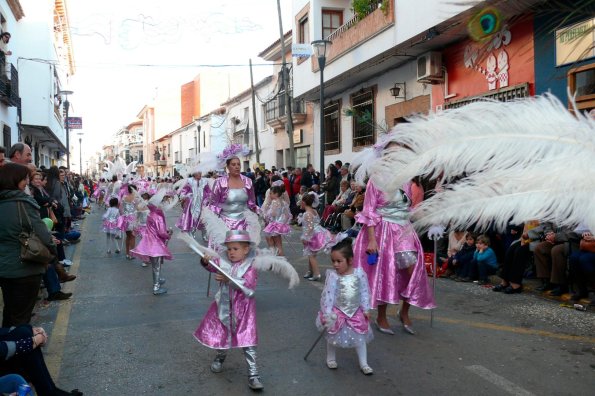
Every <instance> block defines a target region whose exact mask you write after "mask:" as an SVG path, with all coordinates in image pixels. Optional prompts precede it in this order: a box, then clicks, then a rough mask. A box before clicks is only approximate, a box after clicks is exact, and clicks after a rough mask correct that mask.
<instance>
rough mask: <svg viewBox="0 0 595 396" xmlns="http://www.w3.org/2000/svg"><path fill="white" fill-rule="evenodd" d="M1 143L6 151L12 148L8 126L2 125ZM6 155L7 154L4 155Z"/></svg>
mask: <svg viewBox="0 0 595 396" xmlns="http://www.w3.org/2000/svg"><path fill="white" fill-rule="evenodd" d="M2 139H3V140H2V143H3V144H4V147H6V149H7V150H8V149H10V146H12V138H11V132H10V127H9V126H8V125H4V127H3V129H2ZM6 154H8V153H6Z"/></svg>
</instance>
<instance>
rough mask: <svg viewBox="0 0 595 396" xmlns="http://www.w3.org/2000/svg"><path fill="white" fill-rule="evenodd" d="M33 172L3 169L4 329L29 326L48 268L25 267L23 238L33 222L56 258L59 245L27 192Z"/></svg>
mask: <svg viewBox="0 0 595 396" xmlns="http://www.w3.org/2000/svg"><path fill="white" fill-rule="evenodd" d="M28 181H29V169H28V168H27V167H26V166H23V165H21V164H15V163H10V164H6V165H5V166H4V167H2V168H1V169H0V217H1V218H2V220H3V221H2V223H3V224H2V228H0V287H1V288H2V295H3V297H4V309H3V317H2V327H11V326H17V325H20V324H27V323H29V321H30V320H31V313H32V312H33V307H34V306H35V301H36V300H37V294H38V292H39V286H40V284H41V277H42V275H43V273H44V272H45V265H43V264H37V263H22V262H21V257H20V251H21V243H20V240H19V235H20V233H21V230H22V224H23V223H24V222H26V221H27V220H26V219H25V218H24V217H25V216H26V217H28V218H29V222H30V223H31V227H32V229H33V231H34V232H35V233H36V234H37V236H38V237H39V238H40V240H41V241H42V242H43V243H44V244H45V245H46V246H47V247H48V248H49V249H50V251H51V252H53V253H54V254H56V245H55V244H54V242H53V240H52V236H51V234H50V233H49V231H48V229H47V227H46V225H45V224H44V223H43V222H42V221H41V218H40V217H39V206H38V205H37V203H36V202H35V200H34V199H33V197H30V196H29V195H27V194H25V192H24V190H25V187H26V186H27V184H28Z"/></svg>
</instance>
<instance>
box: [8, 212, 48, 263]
mask: <svg viewBox="0 0 595 396" xmlns="http://www.w3.org/2000/svg"><path fill="white" fill-rule="evenodd" d="M17 206H18V211H19V222H20V223H21V233H20V234H19V242H20V243H21V262H23V263H36V264H49V263H50V262H51V261H53V260H54V258H55V257H54V255H53V254H52V252H50V250H49V249H48V248H47V246H46V245H45V244H44V243H43V242H42V241H41V239H39V236H38V235H37V234H36V233H35V232H34V231H33V227H32V226H31V220H30V219H29V215H28V214H27V212H26V211H25V210H24V209H23V204H22V203H21V202H17ZM23 212H25V217H26V218H27V224H28V226H29V231H26V230H25V229H24V228H23V215H22V213H23Z"/></svg>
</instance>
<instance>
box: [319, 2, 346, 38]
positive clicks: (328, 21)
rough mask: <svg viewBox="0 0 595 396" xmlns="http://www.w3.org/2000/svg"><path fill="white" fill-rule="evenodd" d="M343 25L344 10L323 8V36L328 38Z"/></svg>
mask: <svg viewBox="0 0 595 396" xmlns="http://www.w3.org/2000/svg"><path fill="white" fill-rule="evenodd" d="M341 25H343V11H342V10H324V9H323V10H322V37H323V38H327V37H328V36H330V35H331V33H333V32H334V31H335V30H337V29H338V28H339V27H341Z"/></svg>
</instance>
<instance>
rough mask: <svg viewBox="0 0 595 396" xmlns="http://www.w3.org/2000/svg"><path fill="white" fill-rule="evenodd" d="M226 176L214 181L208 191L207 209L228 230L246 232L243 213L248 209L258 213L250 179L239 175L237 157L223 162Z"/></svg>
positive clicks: (232, 156) (239, 168)
mask: <svg viewBox="0 0 595 396" xmlns="http://www.w3.org/2000/svg"><path fill="white" fill-rule="evenodd" d="M225 164H226V167H227V171H228V174H227V175H226V176H222V177H220V178H218V179H217V180H215V183H214V185H213V188H212V190H211V191H209V194H208V195H209V197H208V204H207V207H208V208H209V209H210V210H212V211H213V212H214V213H215V214H216V215H218V216H219V217H220V218H221V219H222V220H223V222H225V224H226V225H227V228H228V229H230V230H247V229H248V221H247V220H246V217H245V215H244V211H245V210H246V209H247V208H248V209H250V210H252V211H253V212H258V206H257V205H256V199H255V198H254V188H253V186H252V179H250V178H249V177H246V176H244V175H242V174H241V173H240V171H241V164H240V159H239V158H238V157H237V156H234V155H231V156H230V157H228V158H227V159H226V160H225Z"/></svg>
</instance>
